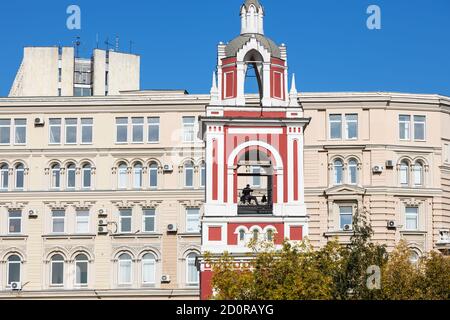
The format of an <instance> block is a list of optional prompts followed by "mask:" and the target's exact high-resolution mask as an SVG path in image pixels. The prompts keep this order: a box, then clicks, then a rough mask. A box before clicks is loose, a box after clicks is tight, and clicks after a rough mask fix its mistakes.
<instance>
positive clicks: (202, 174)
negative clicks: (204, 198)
mask: <svg viewBox="0 0 450 320" xmlns="http://www.w3.org/2000/svg"><path fill="white" fill-rule="evenodd" d="M200 187H202V188H204V187H206V164H205V162H204V161H202V163H201V165H200Z"/></svg>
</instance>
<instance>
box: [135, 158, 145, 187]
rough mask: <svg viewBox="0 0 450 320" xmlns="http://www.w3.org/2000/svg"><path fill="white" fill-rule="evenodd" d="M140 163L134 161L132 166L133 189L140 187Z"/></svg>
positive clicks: (141, 180) (141, 174) (141, 171)
mask: <svg viewBox="0 0 450 320" xmlns="http://www.w3.org/2000/svg"><path fill="white" fill-rule="evenodd" d="M142 177H143V170H142V163H140V162H136V163H135V164H134V168H133V187H134V189H141V188H142V182H143V179H142Z"/></svg>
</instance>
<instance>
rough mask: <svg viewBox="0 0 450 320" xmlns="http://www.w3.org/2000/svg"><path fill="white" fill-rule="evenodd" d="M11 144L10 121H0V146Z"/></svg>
mask: <svg viewBox="0 0 450 320" xmlns="http://www.w3.org/2000/svg"><path fill="white" fill-rule="evenodd" d="M10 143H11V119H0V144H10Z"/></svg>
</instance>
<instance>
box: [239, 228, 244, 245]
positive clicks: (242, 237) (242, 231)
mask: <svg viewBox="0 0 450 320" xmlns="http://www.w3.org/2000/svg"><path fill="white" fill-rule="evenodd" d="M244 241H245V230H244V229H241V230H239V242H241V243H242V242H244Z"/></svg>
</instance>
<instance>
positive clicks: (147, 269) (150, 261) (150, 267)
mask: <svg viewBox="0 0 450 320" xmlns="http://www.w3.org/2000/svg"><path fill="white" fill-rule="evenodd" d="M142 283H143V284H145V285H154V284H155V283H156V259H155V255H153V254H152V253H147V254H146V255H144V256H143V257H142Z"/></svg>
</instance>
